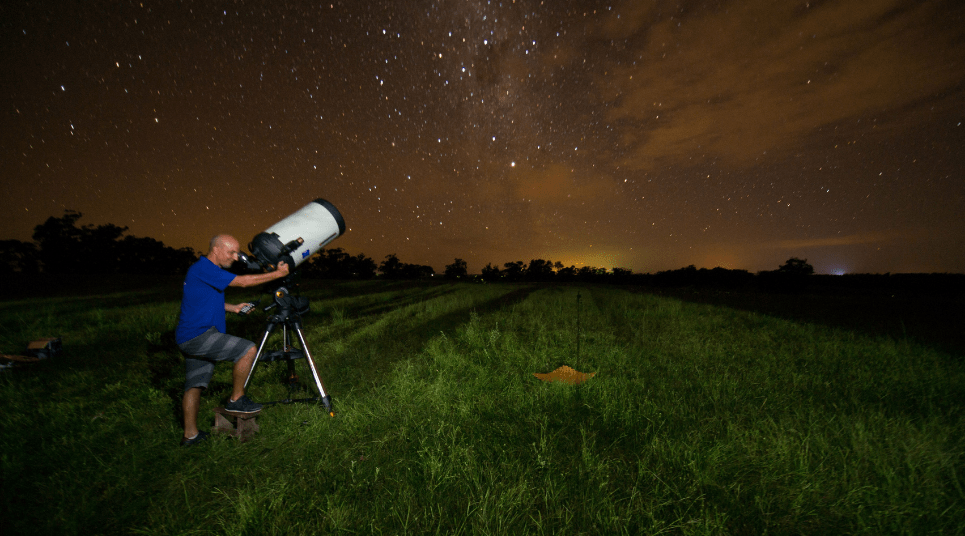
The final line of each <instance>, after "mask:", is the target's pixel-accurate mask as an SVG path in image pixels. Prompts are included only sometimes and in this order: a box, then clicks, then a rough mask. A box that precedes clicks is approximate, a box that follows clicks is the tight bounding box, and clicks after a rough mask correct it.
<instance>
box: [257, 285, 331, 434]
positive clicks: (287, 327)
mask: <svg viewBox="0 0 965 536" xmlns="http://www.w3.org/2000/svg"><path fill="white" fill-rule="evenodd" d="M276 307H277V308H278V312H277V313H275V314H273V315H271V316H269V317H268V323H267V325H266V326H265V333H264V335H263V336H262V337H261V344H259V345H258V353H257V354H256V355H255V361H254V362H253V363H252V364H251V370H249V371H248V378H247V379H245V389H247V388H248V382H249V381H251V376H252V374H254V372H255V367H256V366H257V365H258V361H268V362H271V361H278V360H281V359H284V360H285V361H287V362H288V382H287V383H288V398H286V399H285V400H279V401H276V402H266V403H265V404H266V405H270V404H277V403H278V402H281V403H283V404H288V403H290V402H321V403H322V405H323V406H325V409H326V410H327V411H328V414H329V415H331V416H332V417H334V416H335V412H334V411H333V410H332V397H330V396H329V395H327V394H325V387H323V386H322V380H321V378H319V376H318V370H317V369H316V368H315V360H313V359H312V354H311V352H310V351H309V349H308V343H306V342H305V334H304V333H303V332H302V317H301V315H303V314H305V313H307V312H308V298H303V297H299V296H292V295H291V294H290V293H289V292H288V289H287V288H285V287H279V288H278V289H277V290H275V303H273V304H271V305H269V306H268V307H267V308H266V309H265V311H270V310H271V309H274V308H276ZM278 326H281V329H282V348H281V350H274V351H269V352H267V353H264V350H265V343H266V342H267V341H268V336H269V335H271V333H272V332H273V331H274V330H275V328H277V327H278ZM290 332H294V333H295V334H296V335H298V340H299V343H300V344H301V348H295V347H293V346H292V345H291V343H290V335H289V333H290ZM301 357H304V358H305V361H306V362H307V363H308V369H309V370H310V371H311V372H312V378H314V380H315V387H317V388H318V394H319V396H318V397H312V398H300V399H295V400H293V399H292V398H291V394H292V392H293V391H294V390H295V386H296V385H299V382H298V376H296V375H295V361H294V360H295V359H298V358H301Z"/></svg>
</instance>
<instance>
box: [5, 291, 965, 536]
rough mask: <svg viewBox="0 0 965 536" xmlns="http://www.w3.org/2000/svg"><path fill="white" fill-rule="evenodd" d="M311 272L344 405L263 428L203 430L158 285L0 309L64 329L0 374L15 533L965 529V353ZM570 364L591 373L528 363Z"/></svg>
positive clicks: (720, 311) (625, 295) (329, 381)
mask: <svg viewBox="0 0 965 536" xmlns="http://www.w3.org/2000/svg"><path fill="white" fill-rule="evenodd" d="M306 294H307V295H309V296H311V297H312V299H313V302H312V308H313V313H311V314H310V315H308V317H306V334H307V337H308V341H309V344H310V345H311V348H312V350H313V353H314V354H316V357H317V358H318V359H319V361H320V365H321V369H320V372H321V376H322V378H323V380H324V381H325V383H326V388H327V389H328V390H329V391H330V392H331V394H332V396H333V399H334V400H335V403H336V412H337V415H336V417H335V418H334V419H333V418H330V417H328V415H327V414H326V413H325V412H324V411H323V410H322V409H321V408H318V407H315V406H311V405H304V404H291V405H278V406H272V407H269V408H267V409H266V410H265V411H264V412H263V413H262V415H261V417H259V422H260V424H261V431H260V432H259V433H258V434H257V435H256V436H255V437H254V439H252V440H251V441H249V442H247V443H244V444H242V443H238V442H236V441H235V440H233V439H230V438H225V437H215V438H213V439H212V440H210V441H208V442H207V443H203V444H201V445H199V446H197V447H194V448H191V449H181V448H178V447H177V442H178V439H179V438H180V435H181V424H180V422H179V420H178V419H179V413H180V410H179V398H180V390H181V381H182V379H183V377H182V371H181V368H180V362H179V357H178V354H177V352H176V351H174V350H173V348H172V347H171V343H170V341H169V337H170V335H169V332H170V330H171V329H172V328H173V324H174V321H175V315H176V313H177V302H176V301H171V299H170V296H171V294H170V292H167V291H163V290H162V291H158V292H157V293H125V294H118V295H108V296H103V297H99V298H82V299H43V300H38V301H29V302H28V301H24V302H7V303H4V304H2V305H0V330H2V331H0V350H2V351H4V352H11V351H16V350H18V349H20V347H22V346H23V345H24V344H25V342H26V341H29V340H31V339H35V338H39V337H42V336H49V335H61V336H62V337H63V339H64V346H65V348H66V349H67V352H68V353H67V355H66V356H65V357H64V358H63V359H60V360H58V361H56V362H45V363H42V364H40V365H37V366H35V367H32V368H20V369H16V370H12V371H7V372H6V373H4V374H3V375H2V377H0V404H2V407H3V411H2V414H0V447H2V470H3V497H2V503H0V504H2V509H3V511H2V523H3V524H4V527H3V528H4V530H3V532H4V534H48V533H57V534H99V533H103V534H114V533H128V534H130V533H134V534H232V535H235V534H324V533H340V532H344V533H363V534H370V533H379V534H383V533H384V534H404V533H439V534H520V533H536V534H542V533H547V534H579V533H585V534H620V533H625V534H658V533H675V534H677V533H679V534H765V533H778V534H793V533H804V534H828V533H839V534H841V533H866V534H884V533H887V534H926V533H943V534H954V533H960V532H961V531H962V527H965V491H963V483H962V482H961V475H962V474H963V472H965V471H963V470H965V467H963V449H965V447H963V445H965V443H963V439H965V438H963V431H965V430H963V420H962V400H963V392H965V391H963V389H965V365H963V360H962V356H961V355H954V354H948V353H942V352H939V351H937V350H935V349H932V348H928V347H922V346H918V345H916V344H914V343H912V342H908V341H907V340H901V339H892V338H888V337H869V336H865V335H859V334H856V333H853V332H849V331H844V330H835V329H832V328H828V327H825V326H817V325H813V324H801V323H793V322H790V321H787V320H781V319H776V318H773V317H769V316H764V315H761V314H758V313H752V312H742V311H736V310H733V309H727V308H723V307H715V306H710V305H698V304H688V303H684V302H680V301H677V300H673V299H669V298H658V297H654V296H650V295H645V294H635V293H630V292H626V291H623V290H620V289H618V288H612V287H605V288H604V287H565V286H557V287H553V286H551V287H536V286H526V285H519V286H473V285H431V286H429V285H426V286H420V285H413V286H407V285H401V284H400V285H386V284H383V283H374V282H373V283H357V284H340V285H336V286H332V287H321V288H319V289H318V290H316V291H311V292H307V293H306ZM578 296H579V298H578ZM239 299H241V298H240V297H239ZM578 325H579V328H580V331H579V333H577V331H576V330H577V326H578ZM263 327H264V324H263V317H261V318H248V319H245V320H243V321H239V320H234V319H233V321H232V322H231V323H230V324H229V330H230V331H232V332H235V333H243V334H246V335H247V336H248V337H250V338H253V339H256V338H258V336H259V334H260V332H261V330H262V329H263ZM578 335H579V350H578V349H577V340H578V337H577V336H578ZM564 364H566V365H569V366H571V367H574V368H576V369H578V370H581V371H585V372H596V376H595V377H593V378H592V379H591V380H589V381H588V382H586V383H584V384H582V385H578V386H570V385H565V384H546V383H542V382H540V381H539V380H537V379H536V378H535V377H534V376H533V373H535V372H548V371H550V370H553V369H555V368H556V367H558V366H560V365H564ZM303 367H304V364H303V363H301V362H299V363H298V370H299V371H300V373H301V374H302V375H303V377H308V376H307V374H305V369H304V368H303ZM283 373H284V365H283V364H279V363H276V364H271V365H259V368H258V370H257V371H256V374H255V378H254V379H253V382H252V385H251V387H250V389H249V392H250V394H251V395H252V397H253V398H255V399H256V400H274V399H280V398H283V397H284V396H285V395H286V392H285V390H284V388H283V387H282V385H281V383H280V381H279V379H280V377H281V376H282V375H283ZM228 382H229V370H228V367H226V366H225V367H224V368H219V371H218V373H217V375H216V377H215V382H214V383H213V384H212V386H211V389H209V391H208V392H207V393H206V394H205V397H204V399H203V407H202V419H203V420H207V421H209V422H210V420H211V419H212V417H213V416H212V413H211V409H212V408H213V407H215V406H216V405H221V404H223V402H224V399H225V398H226V397H227V394H228Z"/></svg>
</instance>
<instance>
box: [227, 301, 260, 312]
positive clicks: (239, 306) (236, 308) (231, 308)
mask: <svg viewBox="0 0 965 536" xmlns="http://www.w3.org/2000/svg"><path fill="white" fill-rule="evenodd" d="M246 305H251V306H252V307H254V305H253V304H251V303H226V304H224V310H225V311H228V312H229V313H235V314H239V315H240V314H244V312H242V310H243V309H244V308H245V306H246ZM249 310H250V308H249ZM245 312H247V311H245Z"/></svg>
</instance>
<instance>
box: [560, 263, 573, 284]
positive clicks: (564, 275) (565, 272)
mask: <svg viewBox="0 0 965 536" xmlns="http://www.w3.org/2000/svg"><path fill="white" fill-rule="evenodd" d="M560 264H562V263H560ZM556 279H557V281H573V280H575V279H576V266H573V265H572V264H571V265H569V266H567V267H566V268H557V269H556Z"/></svg>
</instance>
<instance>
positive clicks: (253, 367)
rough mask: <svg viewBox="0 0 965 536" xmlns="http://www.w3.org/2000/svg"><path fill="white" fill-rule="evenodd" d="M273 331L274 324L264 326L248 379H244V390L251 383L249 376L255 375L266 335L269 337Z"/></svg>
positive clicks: (266, 338)
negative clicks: (263, 332)
mask: <svg viewBox="0 0 965 536" xmlns="http://www.w3.org/2000/svg"><path fill="white" fill-rule="evenodd" d="M273 329H275V324H274V323H269V324H268V325H267V326H265V334H264V335H262V337H261V344H259V345H258V353H257V354H255V360H254V361H253V362H252V363H251V369H250V370H248V377H247V378H245V390H247V389H248V382H250V381H251V375H252V374H254V373H255V367H256V366H257V365H258V360H259V359H261V352H262V351H264V349H265V342H266V341H267V340H268V335H271V332H272V330H273Z"/></svg>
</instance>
